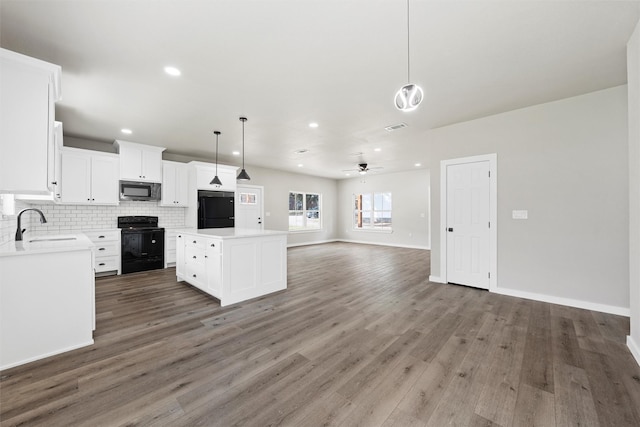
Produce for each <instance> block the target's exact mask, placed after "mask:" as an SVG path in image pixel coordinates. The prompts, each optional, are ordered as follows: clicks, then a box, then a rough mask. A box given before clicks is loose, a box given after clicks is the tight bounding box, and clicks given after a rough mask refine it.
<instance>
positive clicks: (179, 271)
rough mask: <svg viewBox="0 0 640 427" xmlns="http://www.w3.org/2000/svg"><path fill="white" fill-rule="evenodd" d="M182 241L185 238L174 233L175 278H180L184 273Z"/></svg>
mask: <svg viewBox="0 0 640 427" xmlns="http://www.w3.org/2000/svg"><path fill="white" fill-rule="evenodd" d="M184 241H185V237H184V235H183V234H182V233H179V232H178V233H176V276H178V277H182V276H184V275H185V272H184V260H185V257H184Z"/></svg>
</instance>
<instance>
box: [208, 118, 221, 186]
mask: <svg viewBox="0 0 640 427" xmlns="http://www.w3.org/2000/svg"><path fill="white" fill-rule="evenodd" d="M213 133H214V134H215V136H216V176H214V177H213V179H212V180H211V182H210V183H209V184H211V185H222V182H221V181H220V178H218V137H219V136H220V131H219V130H214V131H213Z"/></svg>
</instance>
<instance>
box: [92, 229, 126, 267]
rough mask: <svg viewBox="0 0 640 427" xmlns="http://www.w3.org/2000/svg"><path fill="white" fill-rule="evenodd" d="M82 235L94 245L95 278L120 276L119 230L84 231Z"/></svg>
mask: <svg viewBox="0 0 640 427" xmlns="http://www.w3.org/2000/svg"><path fill="white" fill-rule="evenodd" d="M84 234H86V236H87V237H88V238H89V240H91V241H92V242H93V244H94V245H96V247H95V254H96V256H95V265H94V270H95V273H96V276H105V275H108V274H120V273H121V269H120V235H121V233H120V229H118V228H115V229H111V230H89V231H84Z"/></svg>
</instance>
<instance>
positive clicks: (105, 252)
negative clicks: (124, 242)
mask: <svg viewBox="0 0 640 427" xmlns="http://www.w3.org/2000/svg"><path fill="white" fill-rule="evenodd" d="M95 251H96V257H107V256H118V255H119V254H120V245H119V244H118V242H111V241H107V242H96V247H95Z"/></svg>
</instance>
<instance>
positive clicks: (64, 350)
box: [0, 339, 93, 371]
mask: <svg viewBox="0 0 640 427" xmlns="http://www.w3.org/2000/svg"><path fill="white" fill-rule="evenodd" d="M88 345H93V339H91V340H89V341H87V342H84V343H80V344H76V345H72V346H69V347H66V348H60V349H58V350H55V351H51V352H49V353H44V354H40V355H38V356H34V357H28V358H26V359H22V360H20V361H18V362H13V363H9V364H7V365H3V366H0V371H3V370H5V369H9V368H15V367H16V366H20V365H24V364H25V363H30V362H35V361H36V360H40V359H45V358H47V357H51V356H55V355H56V354H61V353H66V352H67V351H71V350H77V349H79V348H82V347H86V346H88Z"/></svg>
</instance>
